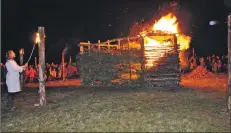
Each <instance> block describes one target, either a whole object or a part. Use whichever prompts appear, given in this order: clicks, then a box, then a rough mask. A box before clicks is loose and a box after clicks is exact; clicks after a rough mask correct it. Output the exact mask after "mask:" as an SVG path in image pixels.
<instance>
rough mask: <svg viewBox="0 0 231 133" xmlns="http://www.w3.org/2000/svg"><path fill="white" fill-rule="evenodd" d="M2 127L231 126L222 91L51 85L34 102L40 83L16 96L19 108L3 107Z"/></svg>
mask: <svg viewBox="0 0 231 133" xmlns="http://www.w3.org/2000/svg"><path fill="white" fill-rule="evenodd" d="M5 98H6V95H3V96H2V116H1V130H2V131H3V132H9V131H11V132H13V131H15V132H16V131H21V132H48V131H49V132H72V131H75V132H78V131H79V132H82V131H85V132H90V131H95V132H113V131H114V132H115V131H118V132H125V131H126V132H130V131H136V132H156V131H158V132H162V131H163V132H178V131H179V132H229V131H230V114H229V113H228V112H227V111H226V101H225V94H224V92H211V91H210V92H209V91H207V92H206V91H198V90H191V89H180V90H178V91H176V92H172V91H166V92H158V91H152V90H142V89H137V90H128V89H113V90H112V89H107V88H80V87H68V88H66V87H63V88H62V87H59V88H58V89H47V98H48V105H47V107H45V108H38V107H35V106H33V104H34V103H36V102H37V99H38V92H37V89H33V90H32V89H28V90H27V91H26V90H25V91H24V92H22V93H21V94H19V95H18V96H17V97H16V105H17V106H18V109H17V110H16V111H15V112H7V111H6V110H5Z"/></svg>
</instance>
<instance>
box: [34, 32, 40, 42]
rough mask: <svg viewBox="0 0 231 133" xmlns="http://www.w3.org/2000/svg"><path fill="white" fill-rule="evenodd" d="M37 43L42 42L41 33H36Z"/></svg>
mask: <svg viewBox="0 0 231 133" xmlns="http://www.w3.org/2000/svg"><path fill="white" fill-rule="evenodd" d="M35 43H36V44H39V43H40V35H39V33H37V34H36V39H35Z"/></svg>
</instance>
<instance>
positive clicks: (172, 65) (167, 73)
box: [78, 32, 180, 89]
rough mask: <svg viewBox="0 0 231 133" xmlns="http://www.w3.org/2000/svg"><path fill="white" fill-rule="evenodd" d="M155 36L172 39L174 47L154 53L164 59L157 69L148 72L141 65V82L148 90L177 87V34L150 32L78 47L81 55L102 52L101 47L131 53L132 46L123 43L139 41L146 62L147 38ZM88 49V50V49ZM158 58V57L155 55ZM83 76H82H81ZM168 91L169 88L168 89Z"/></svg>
mask: <svg viewBox="0 0 231 133" xmlns="http://www.w3.org/2000/svg"><path fill="white" fill-rule="evenodd" d="M155 36H166V37H169V38H171V41H172V44H173V46H166V48H165V47H162V48H157V49H155V50H154V51H157V52H162V54H163V55H165V56H164V57H162V59H160V60H159V61H157V62H158V66H157V67H156V68H155V69H151V70H148V71H147V70H146V67H145V63H141V75H140V81H144V82H140V83H142V86H143V85H145V86H146V87H148V88H155V87H166V86H168V87H169V88H171V87H176V86H178V85H179V82H180V60H179V46H178V44H177V36H176V34H168V33H163V32H148V33H145V35H144V34H143V35H137V36H133V37H124V38H116V39H111V40H107V41H105V42H102V43H100V40H99V41H98V43H90V41H88V42H80V44H78V46H79V47H80V55H81V54H82V53H84V52H85V50H87V51H91V50H93V49H98V50H99V51H100V50H101V47H107V49H108V50H109V51H110V50H111V48H112V47H115V48H116V50H115V51H117V50H118V51H121V50H122V51H124V50H125V51H129V50H130V49H129V48H130V46H127V47H126V46H124V45H123V44H121V41H128V45H129V41H130V40H133V39H134V40H139V43H140V49H139V50H140V53H141V54H140V56H141V58H142V60H145V58H146V57H145V37H155ZM113 42H117V43H116V44H115V43H114V44H111V43H113ZM86 47H87V49H86ZM166 49H170V51H171V52H170V53H171V54H168V53H166V51H167V50H166ZM154 56H156V58H159V57H157V56H158V55H154ZM102 71H103V70H102ZM80 76H81V75H80ZM166 89H167V88H166Z"/></svg>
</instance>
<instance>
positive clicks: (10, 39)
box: [1, 0, 228, 63]
mask: <svg viewBox="0 0 231 133" xmlns="http://www.w3.org/2000/svg"><path fill="white" fill-rule="evenodd" d="M166 2H169V1H164V0H38V1H36V0H2V51H1V53H2V56H1V57H2V60H4V57H5V54H4V53H6V52H7V50H9V49H13V50H14V51H15V52H16V54H18V50H19V48H25V60H27V59H28V58H29V54H30V52H31V50H32V47H33V38H32V37H33V34H34V33H35V32H36V31H37V27H38V26H44V27H45V32H46V36H47V38H46V59H47V62H52V61H54V62H57V63H58V62H60V61H61V51H62V50H63V48H64V47H65V45H66V44H67V43H68V45H69V46H70V49H69V52H68V55H67V56H70V55H72V57H73V58H74V55H76V54H77V52H78V51H79V49H78V47H77V46H76V44H77V43H78V42H79V41H88V40H89V41H91V42H97V40H102V41H104V40H107V39H112V38H116V37H120V36H127V35H128V33H129V28H131V27H132V25H133V24H134V23H136V22H138V23H144V22H149V21H152V20H153V19H154V18H156V17H157V16H158V15H161V13H160V12H158V11H160V10H158V7H160V6H161V5H163V4H164V3H166ZM178 2H179V6H180V7H179V11H178V12H179V13H178V19H179V21H180V25H181V30H182V31H183V32H184V33H187V34H189V35H191V36H192V39H193V40H192V44H191V46H192V47H195V51H196V53H198V54H199V55H207V54H212V53H217V54H221V53H224V52H226V51H227V49H226V41H227V39H226V36H227V30H226V24H225V20H226V18H227V15H228V9H227V8H226V7H225V5H224V2H223V1H222V0H182V1H178ZM164 10H165V9H162V11H164ZM167 10H168V9H166V10H165V11H164V12H168V11H167ZM164 12H163V13H164ZM163 15H164V14H163ZM210 20H218V21H219V22H220V24H219V25H217V26H209V21H210ZM37 53H38V52H37V49H36V51H35V53H34V55H37Z"/></svg>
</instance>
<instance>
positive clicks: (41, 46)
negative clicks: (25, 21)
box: [38, 27, 46, 106]
mask: <svg viewBox="0 0 231 133" xmlns="http://www.w3.org/2000/svg"><path fill="white" fill-rule="evenodd" d="M38 33H39V36H40V43H39V45H38V47H39V65H38V67H39V95H40V99H39V104H40V106H45V105H46V91H45V81H44V77H45V30H44V27H38Z"/></svg>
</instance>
